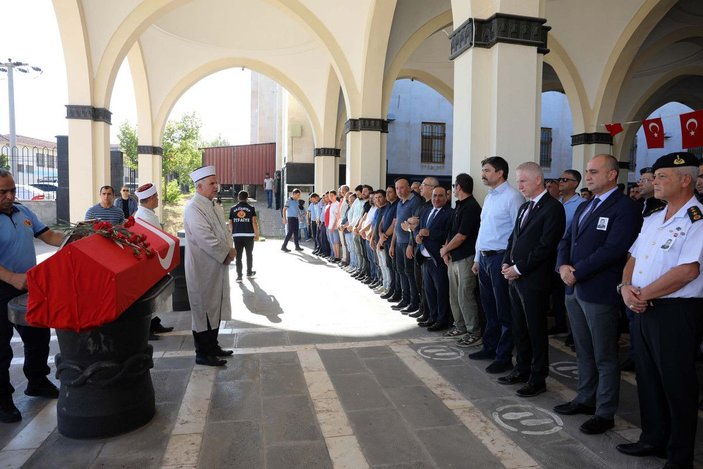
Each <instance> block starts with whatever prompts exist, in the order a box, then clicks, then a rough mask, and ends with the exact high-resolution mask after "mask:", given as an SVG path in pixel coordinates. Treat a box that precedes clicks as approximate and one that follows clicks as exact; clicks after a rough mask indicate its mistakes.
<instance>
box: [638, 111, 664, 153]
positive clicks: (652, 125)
mask: <svg viewBox="0 0 703 469" xmlns="http://www.w3.org/2000/svg"><path fill="white" fill-rule="evenodd" d="M642 127H643V128H644V137H645V138H646V139H647V148H664V124H662V120H661V118H660V117H657V118H655V119H648V120H646V121H642Z"/></svg>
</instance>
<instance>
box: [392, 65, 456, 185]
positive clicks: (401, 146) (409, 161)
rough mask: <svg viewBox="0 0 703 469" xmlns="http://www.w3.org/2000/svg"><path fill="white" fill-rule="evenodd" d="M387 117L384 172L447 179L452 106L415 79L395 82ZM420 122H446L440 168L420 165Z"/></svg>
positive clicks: (451, 135) (435, 165)
mask: <svg viewBox="0 0 703 469" xmlns="http://www.w3.org/2000/svg"><path fill="white" fill-rule="evenodd" d="M388 118H389V119H394V120H393V121H392V122H390V123H389V124H388V145H387V149H388V152H387V155H388V172H389V173H391V174H416V175H418V176H451V174H452V141H453V110H452V104H451V103H450V102H449V101H447V100H446V99H445V98H444V97H443V96H442V95H440V94H439V93H437V92H436V91H435V90H433V89H432V88H430V87H429V86H427V85H425V84H423V83H421V82H419V81H417V80H415V81H411V80H407V79H404V80H397V81H396V82H395V86H394V87H393V94H392V96H391V102H390V106H389V108H388ZM422 122H444V123H446V143H445V160H444V164H443V165H437V164H422V163H420V142H421V126H422Z"/></svg>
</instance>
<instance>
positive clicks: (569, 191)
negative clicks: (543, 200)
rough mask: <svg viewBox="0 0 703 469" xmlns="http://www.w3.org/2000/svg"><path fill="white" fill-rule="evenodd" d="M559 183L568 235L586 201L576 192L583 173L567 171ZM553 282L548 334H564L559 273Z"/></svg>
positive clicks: (563, 311) (562, 302)
mask: <svg viewBox="0 0 703 469" xmlns="http://www.w3.org/2000/svg"><path fill="white" fill-rule="evenodd" d="M557 181H558V182H559V194H560V195H561V197H560V198H559V202H561V203H562V204H563V206H564V213H565V215H566V229H565V230H564V234H566V230H567V229H568V228H569V226H571V220H572V219H573V218H574V213H576V209H577V208H578V207H579V205H581V204H582V203H584V202H585V201H586V200H585V199H584V198H583V197H581V196H580V195H579V194H578V193H577V192H576V188H577V187H578V186H579V184H581V173H579V172H578V171H576V170H575V169H567V170H566V171H564V172H563V173H562V174H561V177H560V178H559V179H557ZM551 280H552V282H553V283H552V314H553V315H554V326H552V327H551V328H550V329H549V330H547V334H548V335H554V334H563V333H565V332H567V329H566V305H565V303H564V301H565V298H566V296H565V290H564V282H562V280H561V277H560V276H559V272H556V271H555V272H554V276H553V278H552V279H551Z"/></svg>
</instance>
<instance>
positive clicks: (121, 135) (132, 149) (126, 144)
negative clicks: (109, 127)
mask: <svg viewBox="0 0 703 469" xmlns="http://www.w3.org/2000/svg"><path fill="white" fill-rule="evenodd" d="M117 139H118V140H119V142H120V151H121V152H122V153H123V154H124V155H125V157H126V158H125V163H126V165H127V166H128V167H129V168H131V169H137V165H138V157H137V129H136V127H132V126H131V125H130V124H129V122H128V121H124V122H123V123H122V124H121V125H120V129H119V131H118V133H117Z"/></svg>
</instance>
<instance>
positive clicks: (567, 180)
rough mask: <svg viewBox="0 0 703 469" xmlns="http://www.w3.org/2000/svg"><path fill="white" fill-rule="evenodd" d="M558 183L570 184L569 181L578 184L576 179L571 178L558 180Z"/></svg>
mask: <svg viewBox="0 0 703 469" xmlns="http://www.w3.org/2000/svg"><path fill="white" fill-rule="evenodd" d="M557 181H559V182H569V181H572V182H577V181H576V179H569V178H558V179H557Z"/></svg>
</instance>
